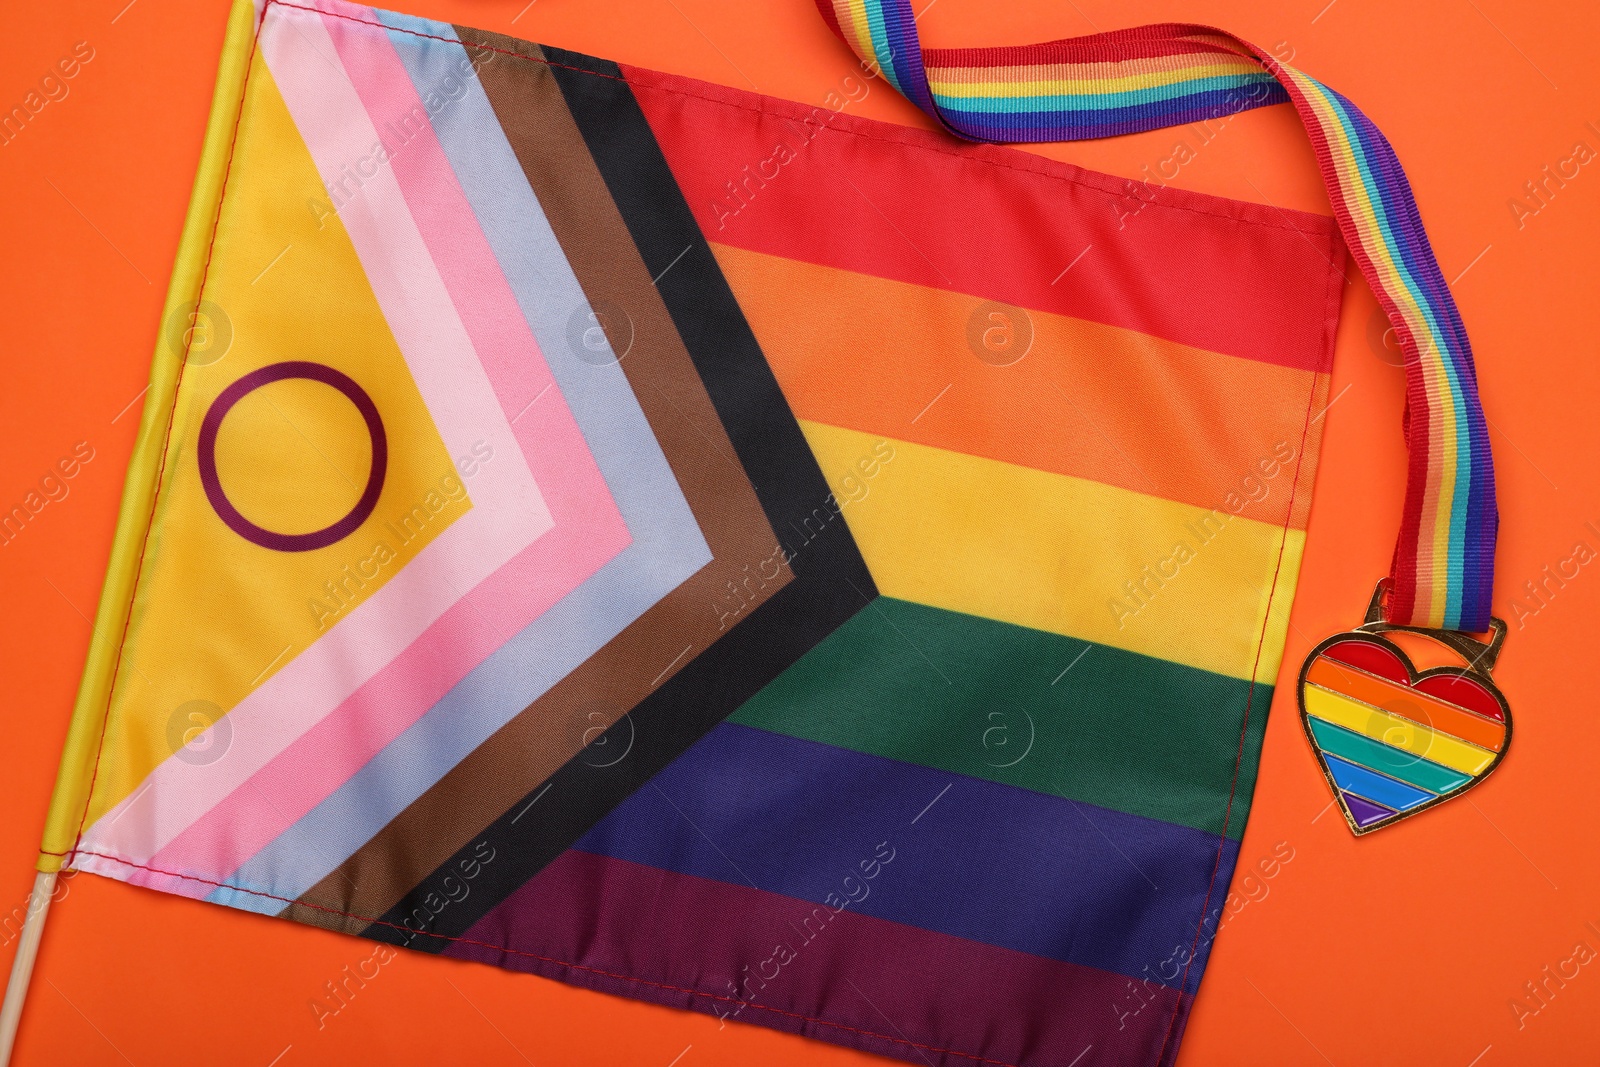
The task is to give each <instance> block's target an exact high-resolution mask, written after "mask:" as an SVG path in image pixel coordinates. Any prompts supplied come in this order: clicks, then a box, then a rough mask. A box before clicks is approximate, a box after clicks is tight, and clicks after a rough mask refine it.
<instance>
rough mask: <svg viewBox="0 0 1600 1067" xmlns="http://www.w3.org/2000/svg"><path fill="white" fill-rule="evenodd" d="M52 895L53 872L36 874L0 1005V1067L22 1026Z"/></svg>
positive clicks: (3, 1065)
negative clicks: (3, 999) (35, 961)
mask: <svg viewBox="0 0 1600 1067" xmlns="http://www.w3.org/2000/svg"><path fill="white" fill-rule="evenodd" d="M55 893H56V872H55V871H40V872H39V873H38V875H37V876H36V877H35V878H34V880H33V892H32V893H31V894H29V896H28V917H27V918H26V919H24V920H23V921H22V937H21V938H20V939H19V941H18V943H17V955H16V957H15V958H14V959H13V960H12V961H11V978H10V980H9V981H7V982H6V999H5V1004H4V1005H0V1067H6V1065H7V1064H9V1063H10V1062H11V1046H12V1045H13V1044H15V1043H16V1040H17V1026H18V1024H20V1023H21V1022H22V1002H23V1000H24V999H25V998H26V997H27V995H28V979H30V978H32V977H33V961H34V960H36V959H38V957H39V939H40V938H41V937H43V936H44V918H45V915H46V914H47V913H48V912H49V911H50V898H51V897H53V896H55Z"/></svg>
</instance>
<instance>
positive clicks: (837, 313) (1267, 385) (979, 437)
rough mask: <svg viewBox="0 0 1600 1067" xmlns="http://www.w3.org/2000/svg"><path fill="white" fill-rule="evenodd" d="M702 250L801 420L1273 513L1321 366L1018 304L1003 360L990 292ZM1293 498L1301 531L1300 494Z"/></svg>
mask: <svg viewBox="0 0 1600 1067" xmlns="http://www.w3.org/2000/svg"><path fill="white" fill-rule="evenodd" d="M712 248H713V250H714V251H715V253H716V257H717V262H718V263H719V264H720V265H721V267H722V270H723V273H724V274H725V275H726V276H727V279H728V282H729V284H730V285H731V286H732V287H733V291H734V294H735V295H736V296H737V297H738V300H739V306H740V307H741V308H742V309H743V311H744V313H745V316H746V318H747V319H748V320H749V322H750V326H751V328H752V329H753V330H754V331H755V335H756V339H757V340H758V341H760V342H761V347H762V349H763V350H764V351H765V353H766V356H767V359H768V361H769V362H770V363H771V364H772V369H773V372H774V373H775V374H776V375H777V377H778V382H779V384H780V385H781V386H782V387H783V391H784V394H785V396H787V397H788V399H789V403H790V405H791V406H792V407H793V408H794V412H795V414H796V415H797V416H799V417H800V418H802V419H808V420H812V421H816V422H825V423H828V424H830V425H834V426H843V427H846V428H848V429H853V430H860V431H863V432H872V433H881V434H886V435H890V436H894V437H896V438H899V439H901V440H907V441H914V442H916V443H918V444H925V445H932V446H934V447H936V448H945V449H949V450H951V451H956V452H965V453H967V454H969V455H975V456H983V457H985V458H988V459H996V460H1001V461H1003V462H1007V463H1015V464H1018V465H1021V466H1025V467H1033V468H1035V469H1038V470H1043V471H1050V472H1052V473H1056V474H1066V475H1071V476H1074V477H1078V478H1087V479H1091V480H1094V481H1098V482H1101V483H1103V484H1106V485H1114V486H1118V487H1120V488H1124V489H1131V490H1133V491H1135V492H1139V493H1146V494H1150V495H1152V496H1159V497H1163V498H1165V499H1168V500H1174V501H1179V502H1182V503H1188V504H1195V505H1198V506H1200V507H1202V508H1216V509H1219V510H1220V511H1221V512H1222V513H1223V515H1224V516H1227V515H1232V514H1238V515H1244V516H1248V517H1250V518H1253V519H1257V520H1260V521H1262V522H1267V523H1271V524H1272V525H1275V526H1277V525H1282V524H1283V522H1284V511H1285V509H1286V508H1287V507H1288V505H1289V500H1290V497H1291V493H1290V484H1291V482H1292V481H1293V478H1294V471H1293V466H1292V464H1290V463H1289V462H1286V457H1287V458H1288V459H1292V458H1293V457H1294V453H1295V450H1296V449H1298V448H1299V447H1300V443H1301V436H1302V431H1303V429H1304V425H1305V419H1306V411H1307V404H1308V402H1312V401H1313V400H1314V398H1313V397H1312V396H1311V395H1310V394H1311V391H1312V390H1313V389H1315V390H1317V391H1318V393H1319V394H1320V393H1323V392H1325V390H1326V387H1327V377H1326V375H1320V374H1314V373H1313V372H1311V371H1306V370H1296V369H1293V368H1289V367H1282V366H1275V365H1272V364H1267V363H1262V362H1259V361H1256V360H1248V359H1240V358H1236V357H1233V356H1225V355H1220V354H1218V353H1215V352H1207V351H1204V350H1202V349H1198V348H1191V347H1188V346H1186V345H1181V344H1177V343H1174V342H1171V341H1164V340H1161V339H1159V338H1156V337H1151V336H1150V335H1148V334H1143V333H1138V332H1135V331H1133V330H1128V329H1124V328H1120V327H1116V326H1105V325H1102V324H1100V323H1094V322H1088V321H1085V320H1082V319H1075V318H1069V317H1067V316H1064V315H1054V314H1049V313H1046V312H1042V311H1025V312H1024V311H1019V310H1016V309H1012V312H1011V313H1010V319H1011V322H1010V329H1011V335H1010V337H1011V344H1012V345H1013V346H1015V345H1018V344H1019V343H1020V340H1019V339H1020V338H1022V337H1024V336H1025V335H1026V334H1027V333H1028V331H1029V330H1030V329H1031V334H1032V340H1031V345H1030V347H1029V348H1028V350H1027V352H1026V354H1024V355H1022V356H1021V358H1020V359H1017V361H1016V362H1015V363H1010V365H1006V366H998V365H996V363H1005V362H1007V361H1008V360H1009V359H1011V358H1013V357H1014V356H1015V353H1016V349H1015V348H1013V349H1011V350H1010V351H1007V350H1006V349H1005V348H1004V347H1001V349H1000V351H998V352H994V351H991V350H990V349H988V348H985V347H984V337H983V335H984V333H985V331H992V332H991V333H990V334H989V337H990V339H991V340H992V341H994V342H1002V341H1005V340H1006V335H1005V330H1006V328H1007V326H1006V323H1005V321H1004V320H1003V319H994V320H991V319H989V318H987V317H986V316H987V313H988V311H989V310H993V309H998V308H999V305H989V304H986V303H985V302H984V301H983V300H980V299H979V298H977V297H973V296H968V295H966V294H963V293H954V292H949V291H947V290H943V289H933V288H929V287H925V286H921V285H914V284H910V283H906V282H898V281H890V280H888V279H884V278H877V277H873V276H871V275H866V274H857V273H855V272H852V271H845V270H840V269H837V268H834V267H824V266H818V265H816V264H812V263H805V262H801V261H798V260H793V259H788V258H786V257H782V256H772V255H767V254H765V253H761V252H751V251H747V250H745V249H741V248H735V247H732V246H730V245H712ZM975 320H976V322H977V325H976V327H974V326H973V323H974V321H975ZM974 334H976V335H977V339H976V341H974V340H973V335H974ZM980 352H982V353H984V354H986V355H987V356H988V357H989V360H990V361H985V359H984V358H981V356H980V355H979V353H980ZM1323 402H1325V401H1323ZM1308 458H1312V457H1308ZM1293 495H1296V496H1298V498H1299V499H1298V500H1297V501H1296V504H1295V509H1294V510H1295V514H1294V515H1293V517H1292V525H1293V527H1294V528H1296V529H1304V528H1305V520H1306V513H1307V511H1308V509H1309V505H1310V494H1309V493H1300V494H1293ZM1196 518H1197V520H1198V519H1199V518H1200V516H1199V515H1197V516H1196ZM1224 521H1225V520H1224Z"/></svg>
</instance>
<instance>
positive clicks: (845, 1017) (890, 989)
mask: <svg viewBox="0 0 1600 1067" xmlns="http://www.w3.org/2000/svg"><path fill="white" fill-rule="evenodd" d="M863 858H867V857H863ZM897 862H898V860H897V859H890V860H889V861H888V862H886V863H880V864H878V866H877V867H876V874H875V875H874V876H873V877H872V878H870V879H859V885H860V886H862V887H864V888H865V891H866V892H867V893H868V894H869V895H868V897H867V899H868V900H870V893H872V892H874V891H877V890H879V889H881V888H883V887H886V886H888V885H891V884H892V883H893V882H894V881H895V880H896V879H900V880H905V879H906V878H908V877H910V876H911V872H910V871H909V870H908V869H904V868H897V866H896V864H897ZM844 873H845V872H840V875H841V878H842V876H843V874H844ZM842 892H843V889H842V888H841V893H842ZM858 892H859V890H858ZM465 937H466V941H458V942H456V943H455V944H453V945H452V946H451V947H450V948H449V949H447V950H446V952H445V954H446V955H449V956H456V957H460V958H464V959H475V960H481V961H483V962H486V963H493V964H496V965H498V966H501V967H507V968H511V969H513V970H520V971H528V972H531V973H533V974H540V975H544V976H546V977H549V978H557V979H560V980H562V981H565V982H569V983H571V984H574V985H581V986H587V987H588V988H591V989H597V990H600V991H602V992H607V993H615V994H621V995H623V996H629V997H634V998H637V999H640V1000H648V1001H654V1002H655V1003H659V1004H666V1005H670V1006H672V1007H678V1008H692V1009H694V1010H696V1011H703V1012H705V1013H707V1014H711V1015H718V1016H722V1017H726V1018H729V1019H734V1020H738V1021H742V1022H753V1023H760V1024H762V1025H763V1026H769V1027H774V1028H776V1029H779V1030H786V1031H789V1032H791V1033H797V1034H803V1035H806V1036H808V1037H813V1038H819V1039H821V1040H824V1041H831V1042H834V1043H836V1044H840V1045H847V1046H849V1047H852V1048H857V1049H862V1050H864V1051H867V1052H874V1053H878V1054H881V1055H887V1056H894V1057H896V1058H899V1059H905V1060H909V1061H911V1062H914V1063H928V1064H933V1065H935V1067H974V1065H975V1064H976V1063H977V1062H978V1059H977V1058H980V1057H981V1058H986V1059H989V1060H993V1061H999V1062H1000V1063H1005V1064H1014V1063H1030V1064H1031V1063H1039V1064H1046V1063H1049V1064H1062V1065H1065V1064H1076V1067H1112V1065H1116V1067H1120V1065H1124V1064H1129V1063H1144V1064H1149V1063H1154V1062H1155V1061H1156V1058H1157V1056H1158V1054H1159V1053H1160V1050H1161V1047H1162V1045H1163V1042H1164V1040H1165V1038H1166V1035H1167V1030H1168V1028H1169V1026H1171V1024H1172V1022H1173V1013H1174V1012H1175V1011H1177V1012H1178V1013H1179V1014H1180V1015H1181V1016H1183V1017H1187V1015H1188V1009H1189V1004H1190V1001H1191V998H1190V997H1188V996H1180V995H1179V994H1178V993H1177V992H1176V991H1175V990H1173V989H1170V988H1168V987H1166V986H1162V985H1159V984H1156V983H1154V982H1141V981H1137V980H1134V979H1130V978H1127V977H1124V976H1122V975H1116V974H1110V973H1108V972H1105V971H1100V970H1096V969H1094V968H1092V967H1081V966H1077V965H1075V964H1070V963H1060V962H1057V961H1054V960H1048V959H1043V958H1041V957H1037V956H1030V955H1027V954H1025V953H1020V952H1012V951H1010V950H1008V949H1002V948H994V947H992V946H989V945H984V944H981V943H979V942H976V941H967V940H965V939H962V938H957V937H950V936H948V935H945V934H938V933H933V932H930V931H927V930H921V929H918V928H916V927H912V926H905V925H902V924H900V923H894V922H887V921H885V920H882V919H876V918H872V917H870V916H867V915H862V914H859V913H858V912H857V911H856V910H854V908H853V907H846V908H844V909H843V910H840V911H834V910H832V909H831V908H828V907H825V906H823V907H819V906H818V905H815V904H812V903H810V902H807V901H800V900H795V899H793V898H791V897H784V896H779V895H777V894H774V893H766V892H762V891H760V890H756V889H751V888H749V887H748V886H741V885H730V884H727V883H723V882H716V881H710V880H707V879H702V878H695V877H691V876H687V875H680V874H674V873H672V872H670V871H663V870H659V869H657V868H654V867H649V866H643V865H640V864H635V863H629V862H627V861H624V860H615V859H608V858H606V857H603V856H595V855H591V854H589V853H585V852H579V851H577V850H571V851H568V852H566V853H564V854H563V855H562V856H561V858H559V859H558V860H556V862H555V863H553V864H551V865H550V866H549V867H547V868H545V869H544V871H542V872H541V873H540V874H539V875H537V876H536V877H535V878H533V880H532V881H530V882H528V883H527V884H526V885H525V886H523V887H522V888H521V889H519V890H518V891H517V892H516V893H515V894H513V895H512V896H511V897H509V898H508V899H507V900H506V901H505V902H503V903H502V904H501V905H500V906H499V907H497V908H496V909H495V910H494V911H492V912H490V913H489V914H488V915H486V916H484V918H483V919H481V920H479V921H478V923H476V924H475V925H474V926H473V927H472V928H471V929H470V930H468V931H467V932H466V935H465ZM468 941H471V942H481V944H469V943H467V942H468ZM496 945H504V946H509V950H507V949H500V948H496V947H492V946H496ZM780 946H782V947H781V948H780ZM780 961H781V962H780ZM629 976H639V977H638V978H631V977H629ZM1002 1004H1003V1005H1005V1006H1006V1021H1005V1023H1004V1025H1000V1024H997V1022H996V1018H995V1015H994V1006H995V1005H1002ZM1068 1006H1070V1007H1068ZM1182 1021H1183V1020H1182V1019H1181V1018H1180V1019H1179V1024H1180V1025H1181V1023H1182ZM1085 1050H1087V1051H1085ZM1080 1057H1081V1058H1080Z"/></svg>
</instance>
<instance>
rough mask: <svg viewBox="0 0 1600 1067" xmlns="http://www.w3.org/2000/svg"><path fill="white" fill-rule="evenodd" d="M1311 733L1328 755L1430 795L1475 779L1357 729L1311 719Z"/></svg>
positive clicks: (1309, 718)
mask: <svg viewBox="0 0 1600 1067" xmlns="http://www.w3.org/2000/svg"><path fill="white" fill-rule="evenodd" d="M1306 721H1307V722H1309V723H1311V732H1312V734H1314V735H1315V736H1316V739H1317V744H1319V745H1321V746H1322V749H1323V751H1324V752H1331V753H1333V754H1334V755H1335V756H1342V757H1344V758H1345V759H1347V760H1349V761H1350V762H1351V763H1355V764H1359V765H1360V766H1362V767H1365V768H1367V769H1368V770H1371V771H1378V772H1379V773H1381V774H1387V775H1388V776H1389V777H1390V778H1398V779H1400V781H1402V782H1405V783H1406V784H1407V785H1414V786H1416V787H1417V788H1418V789H1426V790H1427V791H1428V792H1430V793H1447V792H1449V791H1450V790H1452V789H1454V788H1455V787H1456V786H1458V785H1461V784H1463V783H1465V782H1470V781H1471V780H1472V776H1471V775H1466V774H1462V773H1460V772H1459V771H1453V770H1451V769H1450V768H1449V767H1442V766H1440V765H1439V764H1437V763H1434V762H1433V761H1432V760H1425V759H1423V758H1422V757H1421V756H1415V755H1412V754H1411V753H1410V752H1404V751H1402V750H1400V749H1398V748H1391V747H1390V746H1388V745H1386V744H1384V743H1383V742H1382V741H1374V740H1373V739H1372V738H1370V737H1362V736H1361V735H1360V734H1358V733H1356V732H1355V731H1354V730H1346V729H1345V728H1344V727H1343V726H1340V725H1338V724H1337V723H1331V722H1326V721H1324V720H1322V719H1318V718H1312V717H1308V718H1307V720H1306Z"/></svg>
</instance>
